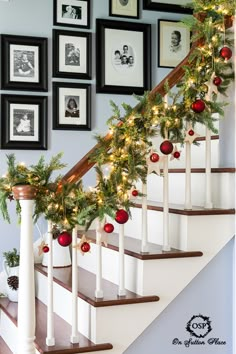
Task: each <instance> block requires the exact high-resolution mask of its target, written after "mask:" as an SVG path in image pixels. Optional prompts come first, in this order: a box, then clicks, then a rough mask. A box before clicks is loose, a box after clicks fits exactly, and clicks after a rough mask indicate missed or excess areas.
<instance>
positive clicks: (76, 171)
mask: <svg viewBox="0 0 236 354" xmlns="http://www.w3.org/2000/svg"><path fill="white" fill-rule="evenodd" d="M196 17H198V18H199V19H200V21H204V18H205V14H198V15H197V16H196ZM232 22H233V20H232V17H230V16H226V17H225V27H226V28H230V27H231V26H232ZM202 44H203V41H202V40H201V39H199V40H197V41H196V42H194V43H193V44H192V47H191V49H190V51H189V53H188V55H187V56H186V57H185V58H184V59H183V60H182V61H181V62H180V63H179V64H178V65H177V66H176V67H175V68H174V69H173V70H172V71H171V72H170V73H169V74H168V75H167V76H166V77H165V78H164V79H163V80H162V81H161V82H160V83H159V84H158V85H157V86H156V87H154V88H153V89H152V91H150V93H149V95H150V96H153V95H156V94H157V93H159V94H160V95H162V96H164V95H165V94H166V92H165V84H166V82H168V86H169V88H170V89H171V88H172V87H174V86H175V85H176V84H177V83H178V82H179V81H180V80H181V79H182V77H183V76H184V73H185V70H184V69H183V67H184V66H191V65H192V64H191V62H190V60H189V58H190V56H191V54H192V53H193V51H194V50H195V48H196V47H197V46H201V45H202ZM111 137H112V136H111V134H110V133H107V134H106V135H105V137H104V138H105V140H107V141H109V140H111ZM99 146H100V144H99V143H97V144H96V145H95V146H94V147H93V148H92V149H91V150H90V151H89V152H88V153H87V154H86V155H85V156H84V157H83V158H82V159H81V160H80V161H79V162H77V164H76V165H75V166H74V167H72V168H71V169H70V170H69V171H68V172H67V173H66V174H65V176H64V177H63V181H64V182H69V183H75V182H77V181H78V180H79V179H80V178H82V177H83V176H84V175H85V174H86V173H87V172H88V171H89V170H90V169H91V168H92V167H93V166H94V165H95V163H96V162H91V161H89V159H90V157H91V155H92V154H93V153H94V152H95V151H96V150H97V149H98V148H99Z"/></svg>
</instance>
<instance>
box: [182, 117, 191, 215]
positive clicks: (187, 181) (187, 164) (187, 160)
mask: <svg viewBox="0 0 236 354" xmlns="http://www.w3.org/2000/svg"><path fill="white" fill-rule="evenodd" d="M189 129H190V123H189V122H187V123H186V131H188V130H189ZM184 207H185V209H192V188H191V144H190V142H189V141H187V142H186V143H185V202H184Z"/></svg>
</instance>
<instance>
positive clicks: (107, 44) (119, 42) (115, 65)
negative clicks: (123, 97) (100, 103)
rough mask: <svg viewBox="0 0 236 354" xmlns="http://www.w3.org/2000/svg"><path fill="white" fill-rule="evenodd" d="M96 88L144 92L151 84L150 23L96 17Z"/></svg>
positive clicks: (111, 90)
mask: <svg viewBox="0 0 236 354" xmlns="http://www.w3.org/2000/svg"><path fill="white" fill-rule="evenodd" d="M96 33H97V35H96V41H97V43H96V50H97V67H96V78H97V85H96V91H97V92H98V93H111V94H133V93H135V94H141V95H142V94H143V93H144V91H146V90H149V89H150V85H151V25H149V24H144V23H130V22H122V21H109V20H102V19H97V22H96Z"/></svg>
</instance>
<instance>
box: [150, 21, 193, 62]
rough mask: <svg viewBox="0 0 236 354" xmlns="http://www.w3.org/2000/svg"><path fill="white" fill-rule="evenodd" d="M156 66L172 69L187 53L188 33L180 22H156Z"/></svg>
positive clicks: (188, 47) (188, 48)
mask: <svg viewBox="0 0 236 354" xmlns="http://www.w3.org/2000/svg"><path fill="white" fill-rule="evenodd" d="M157 38H158V45H157V57H158V66H159V67H162V68H174V67H175V66H177V65H178V64H179V63H180V62H181V61H182V60H183V59H184V58H185V57H186V56H187V54H188V53H189V50H190V43H191V42H190V31H189V29H188V28H187V27H186V26H185V25H184V24H183V23H181V22H178V21H169V20H158V36H157Z"/></svg>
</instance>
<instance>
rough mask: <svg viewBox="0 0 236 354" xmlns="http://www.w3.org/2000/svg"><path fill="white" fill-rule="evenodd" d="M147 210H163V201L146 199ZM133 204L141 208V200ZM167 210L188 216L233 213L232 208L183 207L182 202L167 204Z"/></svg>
mask: <svg viewBox="0 0 236 354" xmlns="http://www.w3.org/2000/svg"><path fill="white" fill-rule="evenodd" d="M147 203H148V206H147V208H148V209H149V210H156V211H163V203H162V202H155V201H151V200H149V201H147ZM134 206H135V207H136V208H142V204H141V200H139V201H138V202H136V203H135V202H134ZM169 212H170V213H172V214H181V215H189V216H197V215H225V214H235V209H234V208H229V209H223V208H212V209H205V208H204V207H200V206H193V207H192V209H185V208H184V206H183V205H182V204H171V203H170V204H169Z"/></svg>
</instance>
